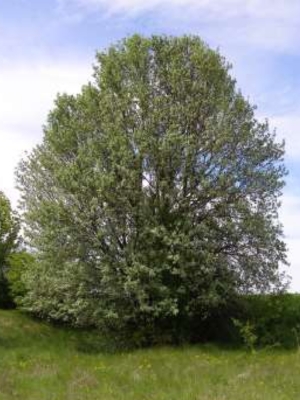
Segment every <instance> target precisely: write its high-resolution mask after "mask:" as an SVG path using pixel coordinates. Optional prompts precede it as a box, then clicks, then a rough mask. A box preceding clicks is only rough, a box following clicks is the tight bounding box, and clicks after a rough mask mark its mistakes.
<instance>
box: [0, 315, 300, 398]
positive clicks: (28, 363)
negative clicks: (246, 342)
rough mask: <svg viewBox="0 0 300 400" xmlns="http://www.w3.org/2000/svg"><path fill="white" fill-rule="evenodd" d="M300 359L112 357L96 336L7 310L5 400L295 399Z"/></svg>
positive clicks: (191, 350) (189, 352)
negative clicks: (58, 326) (55, 325)
mask: <svg viewBox="0 0 300 400" xmlns="http://www.w3.org/2000/svg"><path fill="white" fill-rule="evenodd" d="M299 377H300V352H299V351H297V350H293V351H291V350H290V351H288V350H279V349H265V350H260V351H257V352H256V353H251V352H249V351H246V350H242V349H239V350H233V349H231V350H230V349H224V348H218V347H216V346H213V345H201V346H186V347H180V348H172V347H160V348H152V349H145V350H135V351H130V352H124V353H120V352H119V353H109V352H105V351H104V350H103V343H101V341H100V339H99V337H98V336H97V335H96V334H95V333H94V332H90V333H87V332H77V331H73V330H69V329H62V328H55V327H52V326H50V325H47V324H45V323H42V322H39V321H35V320H33V319H31V318H29V317H27V316H25V315H23V314H21V313H19V312H18V311H0V400H12V399H20V400H76V399H78V400H92V399H93V400H96V399H97V400H151V399H153V400H175V399H176V400H237V399H241V400H250V399H253V400H254V399H257V400H258V399H261V400H284V399H286V400H291V399H299V398H300V379H299Z"/></svg>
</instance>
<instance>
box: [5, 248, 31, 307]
mask: <svg viewBox="0 0 300 400" xmlns="http://www.w3.org/2000/svg"><path fill="white" fill-rule="evenodd" d="M34 262H35V259H34V256H33V255H32V254H29V253H28V252H26V251H24V250H23V251H19V252H16V253H13V254H11V255H10V256H9V258H8V265H9V268H8V272H7V282H8V288H9V294H10V297H11V299H12V300H13V301H14V303H15V304H18V303H19V302H20V300H21V299H22V298H23V297H24V296H25V294H26V286H25V283H24V279H23V278H24V275H25V274H26V271H27V270H28V268H29V267H30V266H32V265H33V263H34Z"/></svg>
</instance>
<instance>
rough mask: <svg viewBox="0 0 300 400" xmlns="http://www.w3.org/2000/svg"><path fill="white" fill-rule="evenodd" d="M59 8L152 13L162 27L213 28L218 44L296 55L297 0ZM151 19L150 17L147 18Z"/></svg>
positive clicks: (159, 0) (186, 0)
mask: <svg viewBox="0 0 300 400" xmlns="http://www.w3.org/2000/svg"><path fill="white" fill-rule="evenodd" d="M57 2H58V4H59V9H60V10H61V11H62V12H63V13H64V14H65V16H68V17H70V16H71V15H75V16H76V18H77V19H78V16H79V15H81V16H82V17H83V16H84V15H88V14H90V15H93V16H95V14H96V13H98V14H99V15H102V16H106V17H111V16H112V15H114V16H119V17H121V18H123V19H131V18H134V17H137V16H140V15H143V14H145V15H147V13H149V12H155V16H154V20H155V23H156V24H157V23H158V21H160V22H161V23H163V27H164V28H165V27H168V26H173V27H174V21H175V22H176V23H177V24H180V25H184V24H185V22H188V26H189V27H190V26H191V25H192V26H193V27H194V28H196V27H198V28H199V27H200V26H201V25H202V24H203V23H204V24H205V25H208V26H206V29H207V30H209V29H210V27H212V28H213V29H212V30H213V35H214V36H215V37H216V38H217V40H218V39H220V38H221V42H223V41H224V38H225V40H226V41H227V42H234V43H236V44H249V45H252V46H259V47H260V48H267V49H272V50H274V51H283V50H284V51H289V52H298V51H299V48H298V47H299V46H298V44H297V43H296V40H295V37H297V36H298V32H299V29H300V2H299V1H298V0H286V1H283V0H264V1H261V0H244V1H242V0H218V1H216V0H148V1H145V0H114V1H110V0H57ZM150 18H151V16H150Z"/></svg>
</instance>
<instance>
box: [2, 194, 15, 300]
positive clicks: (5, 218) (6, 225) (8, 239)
mask: <svg viewBox="0 0 300 400" xmlns="http://www.w3.org/2000/svg"><path fill="white" fill-rule="evenodd" d="M18 232H19V223H18V219H17V217H16V214H15V213H14V212H13V211H12V209H11V205H10V202H9V200H8V198H7V197H6V196H5V195H4V193H3V192H1V191H0V306H2V307H3V306H4V307H5V306H9V305H11V298H10V296H9V288H8V280H7V271H8V268H9V257H10V256H11V254H12V253H13V252H14V251H15V250H16V249H17V247H18Z"/></svg>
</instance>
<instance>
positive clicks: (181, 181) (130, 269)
mask: <svg viewBox="0 0 300 400" xmlns="http://www.w3.org/2000/svg"><path fill="white" fill-rule="evenodd" d="M229 69H230V66H229V65H228V64H227V63H226V62H225V60H224V59H223V58H222V57H221V56H220V54H219V53H217V52H215V51H213V50H211V49H209V48H208V47H207V46H206V45H205V44H204V43H203V42H202V41H201V40H200V39H199V38H197V37H181V38H176V37H159V36H153V37H151V38H149V39H148V38H143V37H140V36H138V35H135V36H133V37H130V38H128V39H126V40H124V41H122V42H120V43H119V44H117V45H115V46H111V47H110V48H109V49H108V50H107V51H105V52H101V53H98V54H97V64H96V66H95V73H94V81H93V82H92V83H90V84H88V85H87V86H85V87H84V88H83V89H82V92H81V93H80V94H79V95H78V96H69V95H61V96H58V98H57V100H56V106H55V108H54V109H53V111H52V112H51V113H50V114H49V118H48V123H47V125H46V127H45V131H44V139H43V143H42V144H41V145H40V146H38V147H36V148H35V150H34V151H33V152H32V154H31V155H30V156H29V157H28V158H27V159H26V160H24V161H23V162H22V163H21V164H20V167H19V170H18V181H19V186H20V189H21V191H22V194H23V207H24V218H25V221H26V234H27V237H28V238H29V240H30V244H31V246H32V247H34V248H35V249H36V251H37V256H38V262H37V263H36V264H35V267H34V268H33V269H31V271H30V273H29V274H27V289H28V294H27V296H26V297H25V301H24V304H25V306H26V307H27V309H30V310H32V311H35V312H37V313H39V314H40V315H45V316H47V317H49V316H50V317H52V318H56V319H61V320H66V321H71V322H73V323H79V324H88V323H91V324H96V325H100V326H109V327H121V326H124V324H127V325H128V324H132V325H133V326H137V325H139V326H144V325H147V326H148V325H149V324H153V325H155V323H156V322H157V321H159V324H163V323H164V322H165V321H168V320H170V319H175V320H177V321H181V320H182V318H186V317H190V316H191V317H193V316H195V315H197V316H200V317H203V316H205V315H207V313H209V312H210V311H211V310H212V309H213V308H215V307H219V306H220V304H223V303H224V302H226V301H227V300H228V299H230V298H232V296H234V295H235V294H236V293H241V292H251V291H268V290H271V289H272V288H274V287H278V286H279V285H280V282H281V281H280V274H279V268H278V267H279V263H285V262H286V256H285V251H286V250H285V245H284V243H283V241H282V239H281V235H282V230H281V225H280V224H279V222H278V215H277V210H278V206H279V203H278V197H279V196H280V194H281V189H282V187H283V184H284V182H283V178H284V175H285V173H286V171H285V168H284V165H283V155H284V147H283V144H282V143H277V142H276V141H275V136H274V134H273V133H272V132H270V129H269V126H268V123H267V122H263V123H260V122H258V121H257V120H256V119H255V116H254V108H253V107H252V106H251V105H250V104H249V103H248V101H246V100H245V99H244V98H243V96H242V95H241V93H240V92H239V91H238V90H236V86H235V81H234V80H233V79H232V78H231V76H230V74H229Z"/></svg>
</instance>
